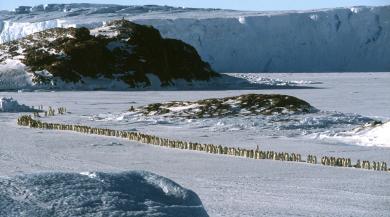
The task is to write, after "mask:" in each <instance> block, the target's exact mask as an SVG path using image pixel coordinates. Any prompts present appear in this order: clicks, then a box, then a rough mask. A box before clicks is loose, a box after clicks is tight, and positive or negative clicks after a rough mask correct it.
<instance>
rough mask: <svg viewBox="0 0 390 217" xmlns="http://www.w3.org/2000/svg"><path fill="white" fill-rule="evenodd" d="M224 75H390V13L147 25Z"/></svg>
mask: <svg viewBox="0 0 390 217" xmlns="http://www.w3.org/2000/svg"><path fill="white" fill-rule="evenodd" d="M141 23H149V24H153V25H154V26H155V27H157V28H158V29H159V30H160V31H161V32H162V34H163V35H164V36H166V37H173V38H179V39H181V40H183V41H185V42H187V43H190V44H191V45H193V46H194V47H196V48H197V50H198V51H199V53H200V54H201V56H202V57H203V58H204V59H205V60H206V61H208V62H209V63H211V65H212V66H213V67H214V68H215V69H217V70H219V71H239V72H250V71H264V72H269V71H292V72H300V71H390V8H389V7H388V8H385V9H378V10H370V9H361V10H360V11H358V10H356V9H339V10H333V11H326V12H316V13H289V14H281V15H275V16H251V17H237V18H215V19H202V20H195V19H177V20H153V21H152V20H145V21H142V22H141Z"/></svg>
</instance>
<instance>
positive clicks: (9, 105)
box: [0, 97, 37, 112]
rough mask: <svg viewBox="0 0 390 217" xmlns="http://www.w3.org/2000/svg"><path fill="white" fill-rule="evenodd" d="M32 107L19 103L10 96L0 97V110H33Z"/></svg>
mask: <svg viewBox="0 0 390 217" xmlns="http://www.w3.org/2000/svg"><path fill="white" fill-rule="evenodd" d="M33 111H37V110H35V109H34V108H31V107H29V106H26V105H24V104H19V102H18V101H16V100H14V99H13V98H12V97H0V112H33Z"/></svg>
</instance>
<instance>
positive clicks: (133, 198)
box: [0, 171, 208, 217]
mask: <svg viewBox="0 0 390 217" xmlns="http://www.w3.org/2000/svg"><path fill="white" fill-rule="evenodd" d="M0 216H8V217H14V216H15V217H20V216H29V217H38V216H39V217H43V216H171V217H174V216H187V217H191V216H193V217H205V216H208V215H207V213H206V211H205V210H204V208H203V205H202V202H201V201H200V199H199V197H198V196H197V195H196V194H195V193H194V192H192V191H191V190H188V189H185V188H183V187H181V186H180V185H178V184H176V183H175V182H173V181H171V180H169V179H167V178H164V177H161V176H158V175H155V174H152V173H149V172H142V171H141V172H123V173H100V172H99V173H93V172H85V173H81V174H75V173H44V174H34V175H23V176H16V177H11V178H1V179H0Z"/></svg>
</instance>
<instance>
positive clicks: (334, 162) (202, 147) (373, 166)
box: [17, 115, 390, 172]
mask: <svg viewBox="0 0 390 217" xmlns="http://www.w3.org/2000/svg"><path fill="white" fill-rule="evenodd" d="M17 123H18V125H21V126H28V127H31V128H41V129H50V130H67V131H75V132H79V133H86V134H95V135H102V136H114V137H119V138H124V139H128V140H132V141H137V142H141V143H145V144H152V145H158V146H164V147H169V148H176V149H187V150H194V151H203V152H207V153H212V154H223V155H232V156H239V157H245V158H252V159H270V160H279V161H294V162H306V163H310V164H318V162H317V157H316V156H315V155H308V156H307V158H306V161H305V160H303V159H302V156H301V154H297V153H286V152H275V151H262V150H260V149H259V147H258V146H257V148H256V149H255V150H253V149H252V150H250V149H242V148H234V147H226V146H221V145H213V144H200V143H193V142H185V141H177V140H171V139H166V138H160V137H157V136H153V135H148V134H143V133H139V132H128V131H120V130H112V129H104V128H95V127H89V126H82V125H70V124H57V123H45V122H42V121H39V120H35V119H33V118H32V117H31V116H30V115H23V116H21V117H19V118H18V120H17ZM320 163H321V164H322V165H325V166H335V167H354V168H359V169H367V170H377V171H388V172H390V169H388V168H387V164H386V162H376V161H373V162H370V161H360V160H358V161H357V163H356V164H354V165H353V164H352V162H351V159H350V158H337V157H327V156H324V157H322V158H321V162H320Z"/></svg>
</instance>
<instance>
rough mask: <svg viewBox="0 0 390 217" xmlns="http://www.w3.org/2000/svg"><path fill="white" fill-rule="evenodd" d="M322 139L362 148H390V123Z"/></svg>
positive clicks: (326, 136) (360, 128)
mask: <svg viewBox="0 0 390 217" xmlns="http://www.w3.org/2000/svg"><path fill="white" fill-rule="evenodd" d="M321 137H322V138H328V139H335V140H340V141H342V142H345V143H354V144H357V145H362V146H378V147H386V148H390V122H387V123H384V124H382V125H377V126H373V127H358V128H356V129H354V130H351V131H347V132H340V133H336V134H333V135H323V136H321Z"/></svg>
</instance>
